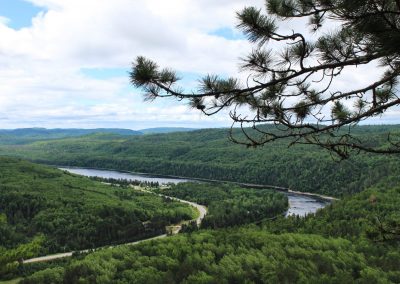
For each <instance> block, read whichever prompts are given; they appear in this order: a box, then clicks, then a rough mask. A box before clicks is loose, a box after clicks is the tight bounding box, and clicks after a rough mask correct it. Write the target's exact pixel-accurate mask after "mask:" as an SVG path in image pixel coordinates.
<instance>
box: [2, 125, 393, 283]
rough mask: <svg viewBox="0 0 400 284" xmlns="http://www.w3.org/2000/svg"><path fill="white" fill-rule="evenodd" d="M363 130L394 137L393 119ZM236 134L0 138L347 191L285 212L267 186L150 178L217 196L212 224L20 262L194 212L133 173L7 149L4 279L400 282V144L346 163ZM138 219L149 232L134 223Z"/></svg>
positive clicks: (123, 164)
mask: <svg viewBox="0 0 400 284" xmlns="http://www.w3.org/2000/svg"><path fill="white" fill-rule="evenodd" d="M389 128H391V131H397V129H398V127H397V126H391V127H389ZM358 130H359V133H358V135H369V136H370V137H371V139H370V141H371V143H384V141H385V140H384V135H383V134H382V133H383V132H384V127H382V128H379V127H372V126H365V127H360V128H359V129H358ZM225 135H226V130H223V129H222V130H199V131H193V132H191V133H190V134H188V133H184V132H182V133H169V134H155V135H151V134H149V135H144V136H131V137H127V136H123V135H110V134H91V135H87V136H81V137H73V138H62V139H55V140H52V141H51V142H50V141H47V140H42V141H36V142H33V143H27V144H25V145H4V144H3V145H0V151H1V153H2V154H3V155H4V154H7V155H9V156H18V157H25V158H29V159H30V160H34V161H40V162H42V163H52V164H54V163H55V161H59V162H60V163H62V164H64V165H73V166H90V167H101V168H114V169H124V170H137V171H142V172H144V171H148V172H152V173H158V174H175V175H183V176H194V177H200V178H213V179H218V178H220V179H222V177H224V175H225V174H226V177H225V178H224V179H228V180H233V181H243V182H253V183H265V184H272V185H278V186H286V187H290V188H291V189H300V190H309V191H311V192H318V193H325V194H330V195H333V196H339V197H340V200H339V201H335V202H333V203H332V204H331V205H329V206H327V207H326V208H324V209H322V210H319V211H317V213H315V214H310V215H308V216H307V217H305V218H300V217H293V216H292V217H285V216H283V214H282V213H283V212H284V211H285V209H286V208H287V206H288V204H287V199H286V198H285V195H283V194H281V193H276V192H271V191H269V190H263V189H250V188H241V187H239V186H238V185H232V184H227V183H206V182H199V183H189V184H178V185H173V186H170V187H168V188H165V187H161V188H153V189H152V190H154V191H155V192H159V193H162V194H165V195H171V196H176V197H178V198H182V199H185V200H192V201H195V202H198V203H200V204H204V205H207V206H208V213H209V214H208V216H207V217H206V218H205V219H204V221H203V224H202V226H201V228H200V229H197V228H195V227H194V226H193V225H189V226H187V227H185V228H184V230H183V233H180V234H179V235H177V236H171V237H168V238H165V239H160V240H154V241H148V242H144V243H141V244H138V245H135V246H118V247H115V248H112V249H102V250H99V251H95V252H93V253H89V254H78V255H75V256H74V257H72V258H69V259H64V260H58V261H53V262H46V263H37V264H24V265H20V264H18V263H17V262H12V261H11V262H10V260H18V259H21V258H29V257H33V256H36V255H40V254H43V253H47V252H51V251H53V252H55V251H57V252H58V251H63V250H64V249H67V248H68V249H75V248H82V247H84V248H90V247H94V244H96V245H100V246H101V245H103V244H106V243H107V244H110V243H122V242H124V241H125V240H127V239H128V237H129V240H133V239H135V238H136V237H137V238H143V237H145V234H147V233H149V235H151V234H154V233H156V231H157V230H158V229H160V228H161V225H162V226H165V224H167V223H174V222H178V221H179V220H182V219H186V220H189V219H192V218H193V216H194V214H195V213H194V212H193V210H192V209H191V208H189V207H186V206H184V205H182V204H179V203H176V202H171V201H168V200H165V199H163V198H161V197H159V198H155V197H154V196H149V195H147V194H145V193H140V192H135V191H134V190H133V189H132V188H130V187H127V182H126V181H122V180H102V179H97V181H96V179H95V178H93V179H88V178H83V177H79V176H76V175H73V174H69V173H66V172H62V171H59V170H55V169H54V168H50V167H47V166H42V165H36V164H32V163H30V162H27V161H24V160H18V159H15V158H5V157H4V158H1V163H0V164H1V171H0V181H1V182H0V188H1V191H0V208H1V210H2V211H1V212H0V232H1V234H0V236H1V238H2V239H1V245H0V252H1V256H2V257H1V258H0V264H3V269H2V271H1V270H0V274H2V275H3V277H2V279H8V278H19V279H21V281H20V282H21V283H143V282H145V283H271V282H277V283H368V284H369V283H399V282H400V271H399V269H398V267H400V251H399V249H398V248H399V241H400V239H399V235H400V215H399V210H398V204H399V202H400V188H399V175H398V168H399V167H398V166H399V159H398V157H397V155H393V156H390V157H389V156H374V155H369V156H367V155H358V156H355V157H353V158H351V159H349V160H346V161H342V162H340V163H339V162H338V161H336V160H334V159H332V157H331V156H330V155H328V154H326V153H325V152H322V151H321V150H319V149H318V148H314V147H310V146H296V147H292V148H287V147H285V146H282V145H278V144H273V145H271V146H270V147H272V150H273V151H272V150H271V151H266V149H244V148H241V147H239V146H237V145H233V144H229V142H226V140H225V138H226V136H225ZM155 145H157V147H156V146H155ZM62 147H65V150H64V151H60V149H62ZM82 153H83V154H82ZM107 153H112V154H107ZM251 159H253V160H251ZM180 171H181V173H182V174H179V173H180ZM102 182H107V183H111V184H114V185H106V184H104V183H102ZM136 184H140V183H138V182H136ZM143 185H145V186H152V185H151V184H143ZM153 186H157V185H156V184H153ZM76 196H79V198H76ZM147 220H150V221H151V224H153V226H154V227H151V232H148V231H145V232H144V234H141V235H140V233H143V231H141V230H140V228H142V229H143V227H141V226H140V225H139V224H143V222H146V221H147ZM135 224H137V225H138V226H137V225H135ZM57 226H59V227H57ZM56 228H57V229H56ZM135 230H136V231H135ZM147 230H148V228H147ZM132 231H133V232H135V233H139V234H138V235H135V236H136V237H132V236H133V235H132V234H131V232H132ZM89 236H90V237H89ZM0 266H1V265H0ZM21 277H22V278H21Z"/></svg>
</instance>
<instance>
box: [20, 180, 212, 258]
mask: <svg viewBox="0 0 400 284" xmlns="http://www.w3.org/2000/svg"><path fill="white" fill-rule="evenodd" d="M133 188H134V189H135V190H138V191H143V192H146V193H150V194H156V195H158V196H161V197H165V198H168V199H171V200H175V201H179V202H182V203H186V204H189V205H190V206H193V207H195V208H196V209H197V210H198V211H199V216H198V217H197V219H194V220H192V221H196V224H197V226H200V224H201V221H202V220H203V219H204V217H205V216H206V214H207V208H206V207H205V206H203V205H200V204H197V203H194V202H190V201H187V200H182V199H179V198H175V197H171V196H167V195H164V194H157V193H154V192H152V191H150V190H146V189H143V188H140V187H137V186H133ZM177 226H179V227H180V226H181V224H178V225H177ZM179 230H180V229H178V230H177V231H176V233H178V232H179ZM166 236H167V235H166V234H162V235H159V236H156V237H152V238H148V239H143V240H139V241H136V242H131V243H125V244H120V245H137V244H140V243H142V242H146V241H151V240H156V239H161V238H165V237H166ZM112 247H115V246H105V247H99V248H96V249H101V248H112ZM92 250H93V249H85V250H80V251H71V252H65V253H57V254H52V255H46V256H41V257H35V258H31V259H27V260H23V261H22V263H35V262H45V261H50V260H55V259H60V258H64V257H71V256H72V255H73V254H74V253H88V252H90V251H92Z"/></svg>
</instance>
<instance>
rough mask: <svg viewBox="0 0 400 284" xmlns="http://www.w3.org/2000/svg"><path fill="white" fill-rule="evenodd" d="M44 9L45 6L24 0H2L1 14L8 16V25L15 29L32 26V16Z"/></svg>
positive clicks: (0, 2) (0, 0)
mask: <svg viewBox="0 0 400 284" xmlns="http://www.w3.org/2000/svg"><path fill="white" fill-rule="evenodd" d="M41 11H44V10H43V8H40V7H36V6H34V5H33V4H31V3H29V2H27V1H23V0H0V16H2V17H5V18H8V19H9V20H10V21H9V22H8V24H7V25H8V26H9V27H10V28H13V29H15V30H19V29H21V28H25V27H30V26H31V25H32V18H34V17H35V16H36V15H37V14H38V13H40V12H41Z"/></svg>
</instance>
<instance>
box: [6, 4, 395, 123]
mask: <svg viewBox="0 0 400 284" xmlns="http://www.w3.org/2000/svg"><path fill="white" fill-rule="evenodd" d="M263 4H264V1H263V0H219V1H212V0H170V1H165V0H0V37H1V41H0V128H21V127H47V128H77V127H78V128H95V127H119V128H129V129H142V128H149V127H161V126H170V127H197V128H208V127H227V126H230V124H231V121H230V119H229V117H228V115H227V113H222V114H221V115H217V116H213V117H205V116H203V115H201V114H200V113H199V112H198V111H195V110H191V109H190V108H189V107H188V106H186V104H183V103H177V102H176V101H174V100H166V99H163V100H156V101H155V102H153V103H149V102H143V97H142V95H141V90H138V89H135V88H134V87H133V86H131V85H130V84H129V76H128V72H129V70H130V68H131V63H132V61H134V59H135V58H136V57H137V56H139V55H143V56H146V57H148V58H151V59H153V60H154V61H156V62H158V63H159V65H160V66H165V67H171V68H173V69H175V70H177V71H178V74H179V75H180V76H181V77H182V78H184V79H183V81H182V82H181V83H182V84H183V85H184V87H185V88H188V89H191V88H194V87H195V85H196V82H197V80H198V78H200V77H201V76H202V75H205V74H208V73H216V74H222V75H223V76H236V75H237V72H238V58H239V57H243V56H245V55H246V53H247V52H249V51H250V50H251V45H250V44H249V43H248V42H247V41H246V40H245V38H244V37H243V35H242V34H240V33H239V32H238V31H237V30H236V29H235V25H236V23H237V21H236V18H235V12H236V11H240V10H241V9H243V8H244V7H245V6H257V7H260V8H262V7H263ZM368 72H369V73H368ZM366 73H368V74H370V77H368V76H365V75H366ZM371 76H374V72H373V71H370V70H367V71H366V72H362V74H359V73H354V72H353V73H350V74H349V77H348V78H347V80H346V81H343V82H341V84H342V85H344V86H345V85H349V84H353V83H354V82H359V83H363V82H365V81H366V80H369V79H371ZM398 117H399V116H398V114H397V112H392V113H389V114H388V115H387V116H386V117H384V118H379V119H375V123H396V122H397V121H398Z"/></svg>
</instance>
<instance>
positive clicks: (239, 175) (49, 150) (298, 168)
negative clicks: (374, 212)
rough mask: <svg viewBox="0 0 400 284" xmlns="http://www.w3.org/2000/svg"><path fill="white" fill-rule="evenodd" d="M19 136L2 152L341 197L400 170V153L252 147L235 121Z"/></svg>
mask: <svg viewBox="0 0 400 284" xmlns="http://www.w3.org/2000/svg"><path fill="white" fill-rule="evenodd" d="M265 127H267V126H265ZM387 131H391V133H392V136H396V135H398V133H400V127H399V126H397V125H392V126H358V127H355V128H354V129H353V134H354V135H358V136H359V137H362V138H364V140H365V138H368V141H369V142H368V143H370V144H371V145H378V146H379V145H382V146H384V145H385V144H386V143H387V133H386V132H387ZM236 132H237V133H236V135H237V136H240V131H239V130H237V131H236ZM17 144H18V142H15V143H14V144H12V145H10V144H7V145H6V143H3V144H2V142H1V140H0V155H9V156H17V157H21V158H25V159H29V160H32V161H35V162H40V163H47V164H58V165H64V166H81V167H93V168H107V169H116V170H127V171H133V172H143V173H151V174H164V175H175V176H185V177H194V178H205V179H216V180H225V181H238V182H246V183H254V184H264V185H274V186H282V187H288V188H291V189H294V190H299V191H306V192H315V193H322V194H327V195H331V196H338V197H342V196H346V195H350V194H353V193H356V192H360V191H362V190H363V189H366V188H368V187H370V186H372V185H374V184H375V182H376V181H379V180H381V179H382V178H385V177H388V176H390V177H393V178H397V177H398V174H397V172H398V171H397V169H398V168H399V167H400V159H399V156H398V155H391V156H385V155H374V154H368V155H367V154H360V155H355V156H354V157H352V158H351V159H348V160H344V161H341V162H339V161H338V160H337V159H335V157H332V156H331V155H330V154H329V153H328V152H326V151H324V150H323V149H321V148H318V147H316V146H309V145H296V146H293V147H291V148H288V147H287V145H285V144H284V143H271V144H268V145H267V146H265V147H261V148H256V149H251V148H250V149H247V148H246V147H242V146H240V145H236V144H234V143H231V142H230V141H229V140H228V129H203V130H197V131H192V132H181V133H169V134H152V135H150V134H149V135H143V136H123V135H115V134H112V135H111V134H104V133H103V134H102V133H97V134H91V135H86V136H80V137H69V138H62V139H55V140H54V139H53V140H48V139H42V140H40V141H35V142H32V143H25V144H24V145H17Z"/></svg>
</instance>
